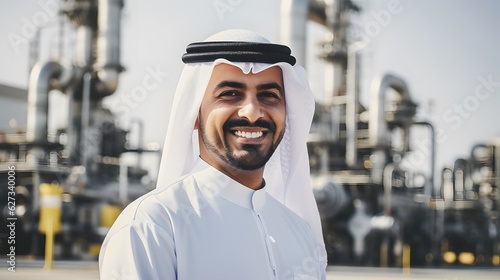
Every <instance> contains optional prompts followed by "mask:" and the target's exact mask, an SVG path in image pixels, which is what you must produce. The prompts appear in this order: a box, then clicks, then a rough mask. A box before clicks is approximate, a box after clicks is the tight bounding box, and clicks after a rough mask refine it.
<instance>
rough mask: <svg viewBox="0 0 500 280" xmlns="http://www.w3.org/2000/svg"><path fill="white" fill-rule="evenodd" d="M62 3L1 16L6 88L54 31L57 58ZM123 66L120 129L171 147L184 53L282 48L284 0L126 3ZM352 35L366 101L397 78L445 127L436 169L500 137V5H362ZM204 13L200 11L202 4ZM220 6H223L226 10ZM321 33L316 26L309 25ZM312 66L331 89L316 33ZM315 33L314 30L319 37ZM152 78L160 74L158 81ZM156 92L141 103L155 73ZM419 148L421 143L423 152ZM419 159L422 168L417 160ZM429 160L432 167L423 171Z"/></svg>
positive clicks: (464, 1) (449, 1)
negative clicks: (132, 123)
mask: <svg viewBox="0 0 500 280" xmlns="http://www.w3.org/2000/svg"><path fill="white" fill-rule="evenodd" d="M57 2H58V0H24V1H8V2H7V1H4V3H2V9H0V53H1V55H2V63H1V64H0V83H2V84H7V85H12V86H18V87H22V88H27V79H28V73H29V69H28V65H29V61H28V54H29V52H28V50H29V49H28V44H27V43H26V42H27V41H28V40H30V39H32V38H33V34H34V32H33V27H36V26H40V25H42V24H45V25H46V27H45V29H44V31H43V32H42V49H41V51H40V59H42V60H47V59H48V58H49V57H51V56H55V55H56V54H57V46H58V44H57V40H56V39H55V38H56V37H57V36H56V35H57V28H56V26H57V17H56V16H55V14H54V13H53V11H54V8H53V7H55V5H56V4H57ZM124 2H125V7H124V10H123V24H122V50H121V57H122V64H123V65H124V66H125V68H126V71H125V72H124V73H122V75H121V76H120V85H119V89H118V91H117V93H116V94H115V95H114V96H112V97H110V98H108V99H107V100H106V102H105V104H107V105H108V106H109V107H110V109H111V110H113V111H115V112H116V113H117V115H118V117H119V119H120V123H121V124H122V125H123V126H124V127H127V125H128V120H130V119H131V118H140V119H142V120H143V121H144V122H145V129H146V130H145V140H146V142H158V143H160V144H162V143H163V137H164V133H165V131H166V124H167V121H168V113H169V111H170V105H171V101H172V96H173V92H174V90H175V86H176V84H177V80H178V77H179V75H180V71H181V69H182V62H181V60H180V56H181V55H182V53H183V52H184V49H185V46H186V45H187V44H188V43H190V42H193V41H199V40H203V39H204V38H206V37H208V36H209V35H211V34H213V33H215V32H217V31H220V30H223V29H229V28H246V29H252V30H255V31H256V32H258V33H261V34H262V35H264V36H266V37H268V38H269V39H271V40H272V41H275V42H278V41H279V25H280V10H279V9H280V1H278V0H252V1H250V0H182V1H181V0H162V1H160V0H143V1H138V0H134V1H132V0H125V1H124ZM354 2H356V3H358V4H359V5H360V6H361V7H362V9H363V11H362V12H361V13H360V14H358V15H353V17H352V18H353V21H354V23H355V25H354V26H353V30H356V32H353V34H354V35H355V36H358V37H359V38H364V39H365V40H366V41H367V42H368V44H367V46H366V48H365V49H364V50H363V51H362V64H361V65H362V72H361V75H362V76H361V77H362V80H361V85H360V89H361V99H362V100H363V102H364V106H366V107H368V108H369V104H368V103H367V100H368V96H369V93H370V84H371V82H372V80H373V78H374V77H376V76H380V75H382V74H384V73H387V72H391V73H394V74H396V75H398V76H400V77H402V78H404V79H405V80H406V81H407V83H408V85H409V88H410V91H411V95H412V97H413V99H414V100H415V101H416V102H417V103H418V104H419V105H420V106H419V112H418V116H419V118H421V119H423V120H428V121H430V122H432V123H433V124H434V125H435V126H436V128H437V129H438V131H439V132H440V133H439V137H438V140H439V142H438V157H437V167H438V168H441V167H443V166H444V165H445V164H447V165H451V164H452V163H453V161H454V159H456V158H457V157H466V156H467V154H468V153H469V151H470V149H471V147H472V146H473V145H474V144H476V143H479V142H489V141H492V140H493V139H494V138H495V137H496V138H498V137H500V125H498V124H497V121H498V120H497V119H498V117H499V108H500V106H499V105H500V51H499V49H500V36H499V33H498V26H500V17H498V12H499V11H500V1H495V0H478V1H468V0H440V1H434V0H413V1H411V0H400V1H398V0H392V1H386V0H370V1H368V0H363V1H361V0H357V1H356V0H354ZM195 6H196V7H197V8H193V7H195ZM217 7H218V8H219V9H217ZM310 25H311V26H313V25H312V24H310ZM310 30H311V32H310V34H309V43H308V46H309V49H308V58H309V60H308V62H309V63H308V64H309V65H306V68H308V67H309V72H310V73H311V86H312V88H313V89H314V90H315V91H316V94H317V95H318V96H321V95H322V93H321V92H320V93H319V94H318V91H321V89H322V81H321V79H318V78H317V77H318V76H320V75H321V73H320V72H321V66H319V65H317V64H313V63H311V58H313V57H314V56H315V55H316V54H317V52H318V50H317V49H315V48H314V44H315V43H316V42H318V41H319V40H321V39H322V38H323V34H322V33H321V32H318V28H313V27H310ZM313 31H314V32H313ZM152 73H156V76H155V74H152ZM148 75H149V76H151V75H153V76H154V77H156V81H157V83H156V87H155V88H154V89H152V90H148V92H147V95H146V96H143V97H141V98H139V99H138V98H134V96H133V95H132V90H133V88H134V87H140V86H141V85H142V80H143V79H144V77H146V76H148ZM419 141H420V142H422V141H423V140H422V139H421V140H415V141H414V142H415V144H414V146H415V147H417V148H418V145H419ZM414 161H415V162H420V160H419V159H418V158H414ZM425 164H426V163H425V162H423V165H425Z"/></svg>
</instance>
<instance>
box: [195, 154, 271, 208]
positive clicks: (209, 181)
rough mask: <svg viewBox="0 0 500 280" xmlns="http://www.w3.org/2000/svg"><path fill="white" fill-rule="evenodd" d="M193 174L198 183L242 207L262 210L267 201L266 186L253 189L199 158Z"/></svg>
mask: <svg viewBox="0 0 500 280" xmlns="http://www.w3.org/2000/svg"><path fill="white" fill-rule="evenodd" d="M192 173H193V176H194V177H195V179H196V181H197V182H198V184H200V185H202V186H204V187H206V188H207V190H209V191H210V192H212V193H213V194H215V195H219V196H221V197H222V198H224V199H226V200H228V201H230V202H232V203H235V204H237V205H239V206H241V207H245V208H249V209H253V210H260V209H261V208H262V207H264V205H265V202H266V196H267V193H266V188H265V187H263V188H261V189H259V190H253V189H251V188H249V187H246V186H244V185H242V184H240V183H238V182H236V181H235V180H233V179H231V178H229V177H228V176H227V175H225V174H224V173H222V172H220V171H219V170H217V169H216V168H214V167H213V166H211V165H209V164H208V163H206V162H205V161H204V160H202V159H201V158H198V160H197V162H196V164H195V166H194V168H193V172H192Z"/></svg>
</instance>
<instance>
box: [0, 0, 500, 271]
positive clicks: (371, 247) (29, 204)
mask: <svg viewBox="0 0 500 280" xmlns="http://www.w3.org/2000/svg"><path fill="white" fill-rule="evenodd" d="M499 9H500V3H499V2H498V1H494V0H481V1H466V0H453V1H451V0H443V1H431V0H418V1H416V0H415V1H411V0H387V1H386V0H372V1H368V0H295V1H292V0H282V1H278V0H272V1H264V0H254V1H248V0H186V1H178V0H177V1H174V0H170V1H158V0H145V1H131V0H125V1H122V0H85V1H84V0H36V1H35V0H25V1H16V2H8V3H7V2H6V3H3V4H2V9H1V10H0V22H1V24H0V34H1V37H0V53H1V54H2V62H3V63H2V64H1V65H0V183H1V186H2V189H3V190H2V191H1V192H0V208H1V214H2V219H1V221H2V222H1V223H2V224H5V225H9V224H10V223H11V222H15V229H16V230H15V239H16V240H17V241H18V246H16V248H15V253H16V257H18V258H22V259H23V258H28V259H34V260H41V259H43V258H44V256H45V254H46V253H47V250H46V244H47V243H46V242H47V240H48V239H51V238H49V236H52V235H53V236H54V240H53V253H54V258H55V259H56V260H90V261H94V260H96V257H97V254H98V252H99V248H100V243H101V242H102V240H103V238H104V236H105V234H106V232H107V230H108V229H109V227H110V226H111V224H112V223H113V222H114V219H115V218H116V216H117V215H118V214H119V213H120V211H121V209H123V207H124V206H125V205H127V204H128V203H129V202H130V201H132V200H133V199H135V198H137V197H138V196H140V195H142V194H144V193H146V192H147V191H149V190H151V189H153V188H154V187H155V182H156V178H157V170H158V166H159V162H160V158H161V149H162V145H163V138H164V134H165V132H166V128H167V123H168V117H169V112H170V107H171V102H172V99H173V94H174V92H175V87H176V85H177V81H178V78H179V76H180V72H181V70H182V67H183V64H182V61H181V59H180V57H181V55H182V54H183V53H184V51H185V47H186V45H187V44H189V43H191V42H195V41H201V40H203V39H205V38H206V37H208V36H210V35H211V34H213V33H215V32H218V31H221V30H225V29H230V28H244V29H250V30H254V31H256V32H258V33H260V34H262V35H264V36H266V37H267V38H269V39H270V40H271V41H273V42H278V43H284V44H287V45H289V46H290V47H291V48H292V53H293V54H294V55H295V56H296V57H297V59H298V62H299V64H301V65H303V66H304V67H305V68H306V70H307V71H308V74H309V78H310V84H311V88H312V89H313V92H314V94H315V96H316V100H317V105H316V113H315V118H314V122H313V126H312V129H311V134H310V137H309V142H308V146H309V152H310V163H311V180H312V182H313V187H314V192H315V196H316V200H317V202H318V207H319V210H320V213H321V216H322V221H323V227H324V236H325V242H326V246H327V251H328V254H329V262H330V264H331V265H346V266H368V267H397V268H400V267H410V266H411V267H426V268H442V267H446V268H457V267H460V268H463V267H466V268H467V267H473V268H478V267H481V268H492V267H498V266H500V232H499V231H500V221H499V217H498V216H499V203H500V191H499V186H500V163H499V161H500V140H499V139H500V138H499V137H500V126H499V125H496V124H495V120H496V118H498V116H499V113H498V110H497V108H496V107H498V105H500V96H499V94H498V93H499V91H500V67H499V66H498V65H500V53H499V52H498V47H499V46H500V37H499V36H497V32H496V31H497V30H496V27H497V26H499V25H500V22H499V21H500V19H499V18H498V17H497V11H498V10H499ZM4 186H5V187H4ZM9 187H10V189H9ZM14 200H15V204H13V203H9V201H10V202H14ZM14 218H15V219H14ZM11 237H12V231H11V230H10V229H9V228H8V227H7V226H1V227H0V251H1V252H2V256H6V255H7V260H9V256H8V254H9V253H10V245H9V244H10V243H8V241H9V238H11ZM11 239H12V238H11ZM21 240H22V242H20V241H21Z"/></svg>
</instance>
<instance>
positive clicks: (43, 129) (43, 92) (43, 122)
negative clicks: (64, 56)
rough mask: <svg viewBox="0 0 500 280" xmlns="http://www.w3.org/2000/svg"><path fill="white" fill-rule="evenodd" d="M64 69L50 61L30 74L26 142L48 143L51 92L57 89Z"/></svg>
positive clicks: (36, 66)
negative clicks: (56, 80) (57, 81)
mask: <svg viewBox="0 0 500 280" xmlns="http://www.w3.org/2000/svg"><path fill="white" fill-rule="evenodd" d="M62 71H63V67H62V65H61V64H60V63H59V62H55V61H50V62H47V63H46V64H44V65H41V64H36V65H35V66H34V67H33V70H32V71H31V74H30V84H29V90H28V115H27V127H26V141H28V142H34V143H43V142H47V128H48V123H47V117H48V113H49V91H51V90H53V89H56V86H57V83H55V82H54V79H59V78H60V77H61V75H62Z"/></svg>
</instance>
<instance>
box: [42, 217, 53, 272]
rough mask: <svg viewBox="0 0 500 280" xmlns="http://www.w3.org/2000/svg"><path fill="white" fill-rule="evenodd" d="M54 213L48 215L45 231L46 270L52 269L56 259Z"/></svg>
mask: <svg viewBox="0 0 500 280" xmlns="http://www.w3.org/2000/svg"><path fill="white" fill-rule="evenodd" d="M52 218H53V216H52V215H49V216H48V221H50V222H49V223H48V225H47V227H46V228H45V229H46V232H45V264H44V266H43V268H44V269H46V270H51V269H52V265H53V260H54V223H52Z"/></svg>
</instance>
